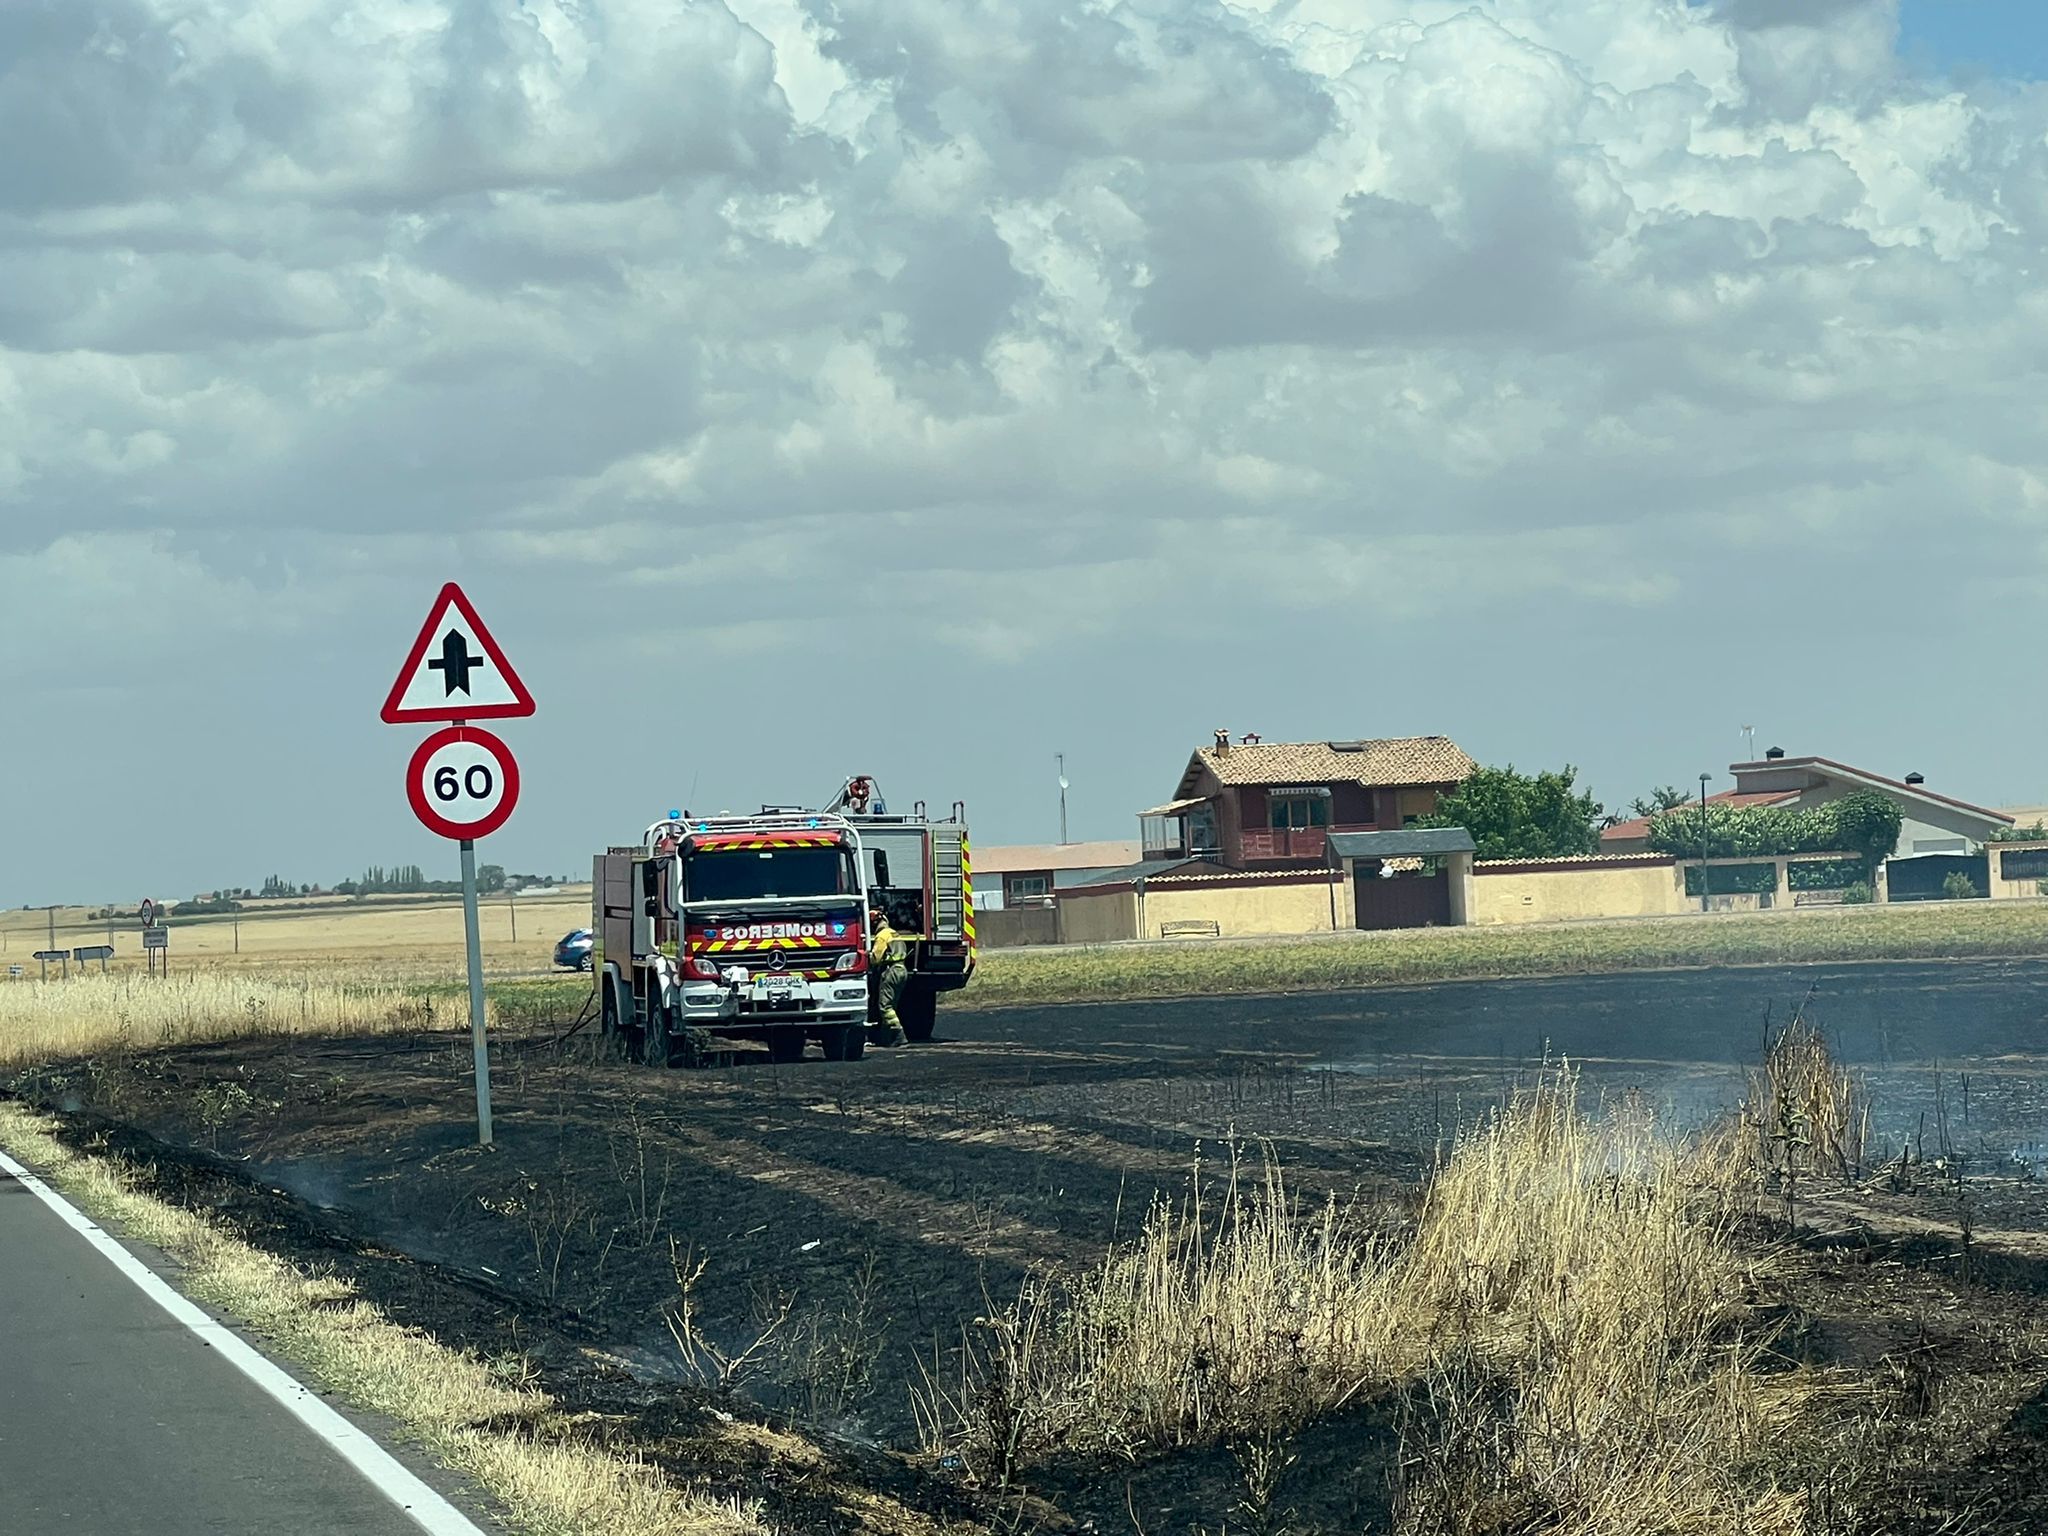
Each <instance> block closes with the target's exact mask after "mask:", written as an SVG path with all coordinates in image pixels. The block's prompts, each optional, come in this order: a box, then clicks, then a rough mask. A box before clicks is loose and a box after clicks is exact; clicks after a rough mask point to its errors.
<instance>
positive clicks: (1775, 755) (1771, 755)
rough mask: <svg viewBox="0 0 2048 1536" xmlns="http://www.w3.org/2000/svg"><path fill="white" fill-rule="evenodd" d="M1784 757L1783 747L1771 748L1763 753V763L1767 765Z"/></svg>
mask: <svg viewBox="0 0 2048 1536" xmlns="http://www.w3.org/2000/svg"><path fill="white" fill-rule="evenodd" d="M1784 755H1785V749H1784V748H1783V747H1772V748H1770V749H1769V750H1768V751H1766V752H1765V753H1764V761H1765V762H1767V763H1775V762H1776V761H1777V760H1778V759H1779V758H1781V757H1783V756H1784Z"/></svg>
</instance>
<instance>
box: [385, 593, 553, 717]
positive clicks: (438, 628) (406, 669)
mask: <svg viewBox="0 0 2048 1536" xmlns="http://www.w3.org/2000/svg"><path fill="white" fill-rule="evenodd" d="M532 713H533V695H532V694H530V693H528V692H527V691H526V684H525V683H523V682H521V681H520V680H519V674H518V673H517V672H514V671H513V670H512V664H511V663H510V662H508V661H506V660H505V653H504V652H503V651H501V650H500V649H498V642H497V641H496V640H494V639H492V638H491V632H490V631H489V630H488V629H486V628H485V627H484V621H483V620H482V619H480V618H478V617H477V612H476V609H475V608H474V607H473V606H472V605H471V604H470V601H469V599H468V598H467V597H466V596H464V595H463V591H462V588H460V587H459V586H457V585H456V584H455V583H454V582H452V581H451V582H449V583H448V585H447V586H445V587H443V588H442V589H441V595H440V596H439V597H438V598H436V599H435V600H434V607H433V611H432V612H430V613H429V614H428V615H427V622H426V623H425V624H423V625H421V626H420V633H419V638H418V639H417V640H415V641H414V642H413V646H412V651H411V653H410V654H409V655H408V656H407V657H406V659H405V665H404V666H403V667H401V668H400V669H399V672H398V681H397V682H395V683H393V684H392V685H391V696H390V697H389V698H387V699H386V700H385V701H384V709H383V716H384V719H386V720H387V721H389V722H390V723H392V724H393V725H397V724H400V723H402V722H404V721H407V720H511V719H516V718H519V717H521V716H525V715H530V714H532Z"/></svg>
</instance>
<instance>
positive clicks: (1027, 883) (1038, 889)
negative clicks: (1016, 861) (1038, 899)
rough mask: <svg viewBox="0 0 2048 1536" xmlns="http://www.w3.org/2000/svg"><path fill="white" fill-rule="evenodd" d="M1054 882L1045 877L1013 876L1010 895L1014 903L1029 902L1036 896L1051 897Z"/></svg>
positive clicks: (1011, 877)
mask: <svg viewBox="0 0 2048 1536" xmlns="http://www.w3.org/2000/svg"><path fill="white" fill-rule="evenodd" d="M1051 894H1052V881H1051V880H1050V879H1049V878H1048V877H1046V876H1044V875H1012V876H1010V886H1009V891H1008V895H1009V898H1010V900H1012V901H1029V900H1030V899H1031V898H1032V897H1034V896H1050V895H1051Z"/></svg>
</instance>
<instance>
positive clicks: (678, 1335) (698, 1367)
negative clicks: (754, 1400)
mask: <svg viewBox="0 0 2048 1536" xmlns="http://www.w3.org/2000/svg"><path fill="white" fill-rule="evenodd" d="M668 1262H669V1268H670V1270H671V1271H672V1272H673V1273H674V1275H675V1280H676V1297H677V1301H676V1310H675V1315H674V1316H670V1315H669V1314H668V1313H667V1311H666V1309H664V1311H663V1314H662V1320H663V1321H664V1322H665V1323H666V1324H667V1325H668V1332H669V1337H670V1338H672V1339H674V1340H675V1341H676V1348H677V1350H678V1351H680V1352H681V1354H682V1358H683V1367H684V1369H685V1370H687V1371H689V1372H690V1374H691V1375H693V1376H694V1377H696V1378H697V1380H698V1381H700V1382H702V1383H703V1384H704V1385H705V1386H707V1387H709V1388H711V1390H712V1391H713V1392H715V1393H717V1394H718V1395H719V1396H720V1397H730V1396H731V1395H732V1394H733V1393H734V1392H736V1391H738V1390H739V1388H740V1386H741V1384H742V1383H744V1382H745V1381H746V1379H747V1378H748V1377H749V1376H751V1375H753V1374H754V1373H755V1372H756V1371H758V1370H760V1369H761V1368H762V1367H763V1366H764V1365H765V1364H766V1363H767V1361H768V1358H769V1349H768V1346H769V1345H770V1344H772V1343H773V1342H774V1340H775V1336H776V1335H777V1334H778V1333H780V1332H781V1331H782V1325H783V1324H784V1323H785V1322H787V1321H788V1320H789V1304H788V1303H787V1302H784V1303H783V1304H782V1305H781V1307H780V1309H779V1310H777V1311H775V1312H774V1313H773V1314H772V1315H771V1316H770V1317H769V1319H768V1324H767V1326H766V1327H764V1328H763V1329H762V1330H761V1331H760V1333H758V1334H757V1335H755V1337H754V1341H753V1342H752V1343H751V1344H749V1345H747V1347H746V1348H744V1349H742V1350H738V1351H736V1352H728V1351H726V1350H723V1349H720V1348H719V1347H718V1345H717V1344H715V1343H714V1342H712V1340H711V1339H709V1338H708V1337H706V1336H705V1334H704V1331H703V1329H702V1328H701V1327H700V1326H699V1325H698V1322H697V1308H696V1294H697V1282H698V1281H699V1280H702V1279H703V1278H704V1271H705V1270H706V1269H708V1268H709V1267H710V1264H711V1261H710V1259H708V1258H703V1259H700V1258H698V1257H697V1256H696V1254H695V1253H694V1251H692V1250H689V1249H686V1248H684V1247H683V1246H682V1245H681V1244H679V1243H678V1242H677V1241H676V1240H675V1238H674V1237H673V1236H671V1237H670V1238H669V1240H668Z"/></svg>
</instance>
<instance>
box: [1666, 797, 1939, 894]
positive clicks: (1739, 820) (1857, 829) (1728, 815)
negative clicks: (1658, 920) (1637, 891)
mask: <svg viewBox="0 0 2048 1536" xmlns="http://www.w3.org/2000/svg"><path fill="white" fill-rule="evenodd" d="M1900 824H1901V817H1900V814H1899V808H1898V805H1897V804H1896V803H1895V802H1893V801H1891V800H1889V799H1887V798H1886V797H1885V796H1883V795H1880V794H1878V793H1877V792H1876V791H1875V790H1868V789H1859V790H1857V791H1856V792H1855V793H1854V794H1850V795H1844V796H1842V798H1841V799H1839V800H1830V801H1828V802H1826V803H1825V804H1822V805H1816V806H1813V807H1812V808H1811V809H1808V810H1790V809H1786V808H1784V807H1781V806H1771V805H1747V806H1739V805H1730V804H1729V803H1728V802H1727V801H1725V800H1716V801H1713V802H1712V803H1710V804H1709V805H1708V806H1707V808H1706V815H1705V828H1704V833H1703V831H1702V827H1701V813H1700V808H1699V807H1698V806H1697V805H1692V806H1674V807H1673V808H1672V809H1670V810H1668V811H1663V812H1660V813H1659V814H1657V815H1656V816H1654V817H1652V818H1651V820H1650V847H1651V848H1652V849H1654V850H1655V851H1656V852H1658V853H1671V854H1676V855H1678V857H1680V858H1697V857H1699V854H1700V845H1701V842H1702V840H1704V842H1705V844H1706V849H1707V852H1708V853H1709V854H1710V855H1711V856H1712V857H1714V858H1717V859H1725V858H1745V857H1758V858H1770V857H1773V856H1775V855H1778V854H1786V853H1846V854H1852V855H1854V856H1855V857H1856V858H1858V859H1860V860H1861V861H1862V863H1863V867H1864V871H1865V873H1866V875H1868V876H1869V877H1870V878H1872V879H1873V880H1874V879H1875V874H1876V870H1877V866H1878V865H1880V864H1882V863H1883V862H1884V861H1885V860H1886V859H1888V858H1889V857H1891V853H1892V850H1893V849H1894V848H1896V847H1897V846H1898V843H1899V827H1900Z"/></svg>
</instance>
